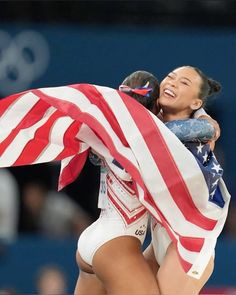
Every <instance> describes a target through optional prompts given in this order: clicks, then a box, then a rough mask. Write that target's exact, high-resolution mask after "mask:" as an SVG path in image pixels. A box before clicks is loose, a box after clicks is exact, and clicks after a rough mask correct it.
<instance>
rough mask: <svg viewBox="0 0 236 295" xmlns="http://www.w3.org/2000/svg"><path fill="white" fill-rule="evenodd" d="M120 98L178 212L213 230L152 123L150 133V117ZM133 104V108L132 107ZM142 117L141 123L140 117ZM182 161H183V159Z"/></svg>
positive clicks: (214, 223) (130, 102) (210, 222)
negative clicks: (142, 138)
mask: <svg viewBox="0 0 236 295" xmlns="http://www.w3.org/2000/svg"><path fill="white" fill-rule="evenodd" d="M121 97H122V99H123V101H124V103H125V105H126V107H127V109H128V110H129V112H130V114H131V115H132V117H133V119H134V120H135V122H136V125H137V127H138V128H139V130H140V132H141V134H143V135H145V136H144V140H145V142H146V144H147V146H148V149H149V150H150V152H151V154H152V155H153V158H154V160H155V162H156V164H157V167H158V169H159V171H160V173H161V175H162V177H163V179H164V181H165V183H166V185H167V187H168V189H169V191H170V193H171V196H172V198H173V200H174V201H175V203H176V204H177V206H178V208H179V210H180V211H181V212H182V213H183V215H184V216H185V218H186V219H187V220H188V221H190V222H191V223H194V224H196V225H197V226H200V227H201V228H204V229H206V230H212V229H214V227H215V225H216V223H217V221H216V220H213V219H210V218H207V217H206V216H204V215H203V214H201V212H200V211H199V210H198V208H197V207H196V206H195V204H194V202H193V200H192V198H191V194H190V192H189V190H188V188H187V186H186V184H185V182H184V180H183V178H182V176H181V173H180V172H179V170H178V168H177V166H176V163H175V161H174V159H173V157H172V156H171V154H170V151H169V149H168V146H167V145H166V143H165V141H164V139H163V137H162V135H161V133H160V131H159V129H158V128H157V126H156V124H155V123H154V122H153V127H154V128H152V130H153V129H155V131H156V132H154V131H153V133H150V121H153V120H152V117H151V116H150V114H149V113H148V112H147V111H145V112H144V107H143V106H141V105H140V104H139V103H137V102H136V101H134V99H132V98H129V97H128V98H127V95H125V99H124V95H123V94H121ZM134 103H136V104H135V107H134ZM141 116H142V122H141V121H140V117H141ZM183 160H184V159H183ZM173 183H175V185H174V186H173V185H172V184H173Z"/></svg>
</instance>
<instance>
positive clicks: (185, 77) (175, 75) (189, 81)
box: [169, 72, 192, 83]
mask: <svg viewBox="0 0 236 295" xmlns="http://www.w3.org/2000/svg"><path fill="white" fill-rule="evenodd" d="M169 74H174V75H175V76H177V74H176V73H175V72H170V73H169ZM180 79H186V80H188V81H189V82H190V83H192V81H191V80H190V79H189V78H187V77H184V76H183V77H180Z"/></svg>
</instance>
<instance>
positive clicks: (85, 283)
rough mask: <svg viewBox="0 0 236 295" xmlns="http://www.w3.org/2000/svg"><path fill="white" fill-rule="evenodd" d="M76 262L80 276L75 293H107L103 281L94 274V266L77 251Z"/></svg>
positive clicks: (102, 294) (75, 294) (80, 294)
mask: <svg viewBox="0 0 236 295" xmlns="http://www.w3.org/2000/svg"><path fill="white" fill-rule="evenodd" d="M76 262H77V265H78V267H79V277H78V280H77V282H76V286H75V291H74V295H88V294H93V295H107V292H106V290H105V288H104V286H103V283H102V282H101V280H99V278H98V277H97V276H96V275H95V274H94V271H93V269H92V267H91V266H90V265H89V264H87V263H86V262H85V261H84V260H83V259H82V257H81V256H80V253H79V251H77V252H76Z"/></svg>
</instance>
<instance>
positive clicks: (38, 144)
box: [13, 111, 63, 166]
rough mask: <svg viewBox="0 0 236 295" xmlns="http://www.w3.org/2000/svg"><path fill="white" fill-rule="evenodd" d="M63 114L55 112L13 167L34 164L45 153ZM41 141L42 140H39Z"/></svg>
mask: <svg viewBox="0 0 236 295" xmlns="http://www.w3.org/2000/svg"><path fill="white" fill-rule="evenodd" d="M62 116H63V114H62V113H61V112H59V111H55V113H53V114H52V115H51V116H50V117H49V119H48V120H47V122H45V123H44V124H43V125H42V126H40V127H39V128H38V129H37V130H36V132H35V134H34V138H32V139H31V140H30V141H29V142H28V143H27V144H26V145H25V147H24V149H23V150H22V152H21V154H20V156H19V157H18V159H17V160H16V161H15V163H14V165H13V166H17V165H22V163H33V162H34V161H36V159H37V158H38V157H39V156H40V154H41V153H42V152H43V150H44V149H45V147H47V145H48V144H49V136H50V132H51V128H52V127H53V125H54V123H55V121H56V120H57V119H59V118H60V117H62ZM38 139H40V140H38Z"/></svg>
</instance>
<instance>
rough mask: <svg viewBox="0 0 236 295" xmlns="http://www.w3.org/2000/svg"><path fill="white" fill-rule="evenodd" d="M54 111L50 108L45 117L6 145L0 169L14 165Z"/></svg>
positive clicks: (23, 130)
mask: <svg viewBox="0 0 236 295" xmlns="http://www.w3.org/2000/svg"><path fill="white" fill-rule="evenodd" d="M56 111H57V110H56V109H55V108H53V107H50V108H49V109H48V110H47V111H46V112H45V115H44V117H43V118H42V119H41V120H39V121H37V123H35V124H34V125H32V126H30V127H29V128H25V129H21V130H20V132H19V133H18V134H17V135H16V136H15V138H14V139H13V141H12V142H11V144H10V145H8V147H7V149H6V150H5V151H4V152H3V154H2V156H1V158H0V163H1V167H6V166H12V165H13V164H14V163H15V161H16V160H17V159H18V157H19V156H20V154H21V153H22V151H23V149H24V148H25V146H26V145H27V143H28V142H29V141H30V140H31V139H33V138H34V135H35V132H36V131H37V130H38V128H39V127H41V126H43V125H44V124H45V122H46V121H47V120H48V119H49V117H50V115H52V114H53V113H54V112H56Z"/></svg>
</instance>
